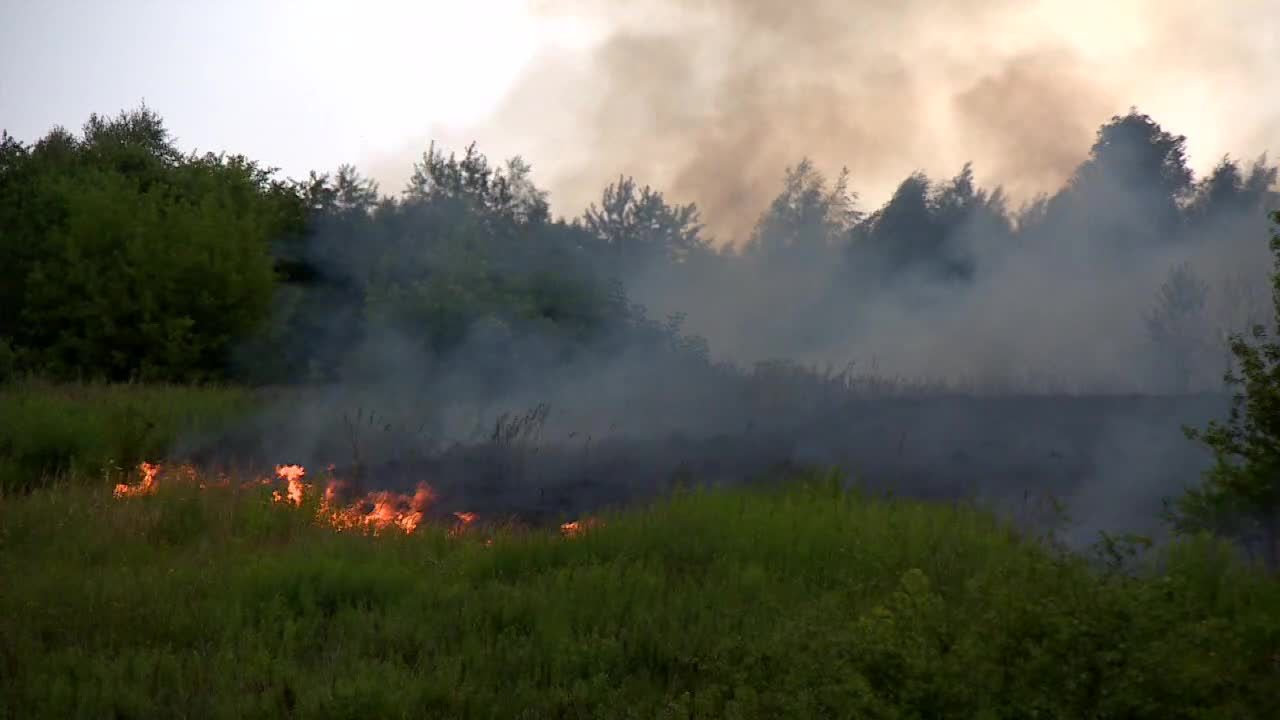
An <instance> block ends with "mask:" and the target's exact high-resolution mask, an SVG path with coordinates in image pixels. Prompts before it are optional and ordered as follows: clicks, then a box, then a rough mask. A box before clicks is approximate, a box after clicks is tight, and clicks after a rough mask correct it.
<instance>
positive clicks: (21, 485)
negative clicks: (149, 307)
mask: <svg viewBox="0 0 1280 720" xmlns="http://www.w3.org/2000/svg"><path fill="white" fill-rule="evenodd" d="M252 406H253V399H252V397H251V395H250V393H249V391H247V390H242V389H237V388H232V387H189V386H180V385H141V384H134V385H105V384H79V385H67V384H58V385H54V384H48V383H43V382H38V381H31V382H22V383H18V384H13V385H7V386H5V385H0V494H4V493H15V492H24V491H26V490H29V489H30V488H31V487H32V486H34V485H36V484H40V483H43V482H46V481H48V480H49V479H50V478H52V477H74V478H78V479H79V480H80V481H81V482H91V483H96V484H100V485H104V486H109V485H111V484H113V483H115V482H117V481H119V480H120V479H121V478H120V475H121V473H125V474H132V472H133V468H134V467H135V466H136V465H137V464H138V462H139V461H141V460H143V459H148V458H156V457H160V456H162V455H163V454H164V453H165V452H167V451H168V450H169V449H170V445H171V443H172V442H173V441H174V440H175V439H176V438H177V437H179V435H180V434H181V433H184V432H198V431H200V430H202V429H211V428H214V427H216V426H218V425H219V424H221V423H225V422H228V421H230V420H233V419H234V418H237V417H241V416H242V415H243V414H244V413H245V412H247V411H248V410H249V409H250V408H251V407H252ZM122 469H123V470H122Z"/></svg>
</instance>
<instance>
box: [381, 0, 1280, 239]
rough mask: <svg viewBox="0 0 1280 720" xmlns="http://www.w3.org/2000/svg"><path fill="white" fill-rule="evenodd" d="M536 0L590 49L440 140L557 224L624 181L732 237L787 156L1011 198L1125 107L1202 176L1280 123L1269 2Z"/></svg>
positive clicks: (542, 66) (883, 194) (1261, 143)
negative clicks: (943, 180)
mask: <svg viewBox="0 0 1280 720" xmlns="http://www.w3.org/2000/svg"><path fill="white" fill-rule="evenodd" d="M533 7H534V9H535V11H536V12H537V13H540V14H541V15H543V16H545V17H548V18H552V19H565V18H573V19H576V20H577V21H579V22H580V23H581V24H583V25H585V26H588V27H593V28H595V33H596V36H597V38H598V40H597V42H596V43H594V44H593V45H591V46H590V47H588V48H586V49H575V50H551V51H548V52H547V54H545V55H544V56H542V57H541V58H539V59H538V60H536V61H535V62H534V63H533V64H532V65H531V66H529V67H528V69H527V70H526V71H525V73H524V75H523V77H522V78H521V79H520V80H518V81H517V82H516V83H515V88H514V89H513V90H512V91H511V92H510V94H509V95H508V96H507V98H506V99H505V100H504V101H503V102H502V103H501V104H500V106H499V108H498V109H497V110H496V111H495V112H494V113H493V115H492V117H491V118H489V119H488V120H487V121H485V122H483V123H480V124H478V125H477V126H475V127H467V128H457V129H455V130H454V131H453V132H450V133H446V134H445V135H446V136H445V137H443V138H439V139H443V140H445V141H447V142H451V143H454V144H460V143H462V142H464V141H466V140H470V139H477V140H479V141H480V142H481V144H482V145H483V146H485V147H488V148H491V150H492V151H497V152H500V153H503V154H506V153H508V152H511V153H514V152H519V153H522V154H524V155H525V157H527V158H528V159H530V160H531V161H532V162H533V164H534V166H535V167H536V168H538V169H539V175H538V179H539V181H540V183H541V184H542V185H544V186H545V187H547V188H548V189H550V190H551V191H552V198H553V202H554V203H555V208H556V209H557V211H558V212H562V213H565V214H568V215H573V214H576V213H577V212H579V211H580V210H581V208H583V207H585V206H586V204H587V203H588V202H589V201H591V200H594V199H596V198H597V196H598V192H599V189H600V188H601V187H603V185H604V184H605V183H606V182H608V181H609V180H610V179H612V178H614V177H616V175H617V174H618V173H624V174H630V175H634V176H636V177H637V178H639V179H640V180H641V181H643V182H647V183H650V184H652V185H654V186H657V187H660V188H663V189H665V190H667V191H669V192H670V194H671V195H672V197H673V198H674V199H675V200H678V201H680V202H696V203H698V205H699V207H700V208H702V210H703V216H704V219H705V220H706V221H707V223H708V225H709V227H710V228H711V229H712V230H713V231H714V234H715V235H716V237H717V238H719V239H720V241H722V242H741V241H743V240H744V239H745V238H746V236H747V235H748V234H749V232H750V230H751V228H752V227H753V225H754V222H755V219H756V217H757V216H758V214H759V213H760V212H761V211H762V210H763V209H764V208H765V206H766V205H767V204H768V201H769V200H770V199H771V198H772V196H773V194H774V192H775V191H776V187H777V180H778V177H779V175H780V173H781V172H782V169H783V168H784V167H786V166H787V165H790V164H793V163H795V162H796V161H798V160H799V159H800V158H801V157H803V156H808V157H813V158H815V159H817V160H818V162H819V164H820V166H821V168H822V169H823V170H825V171H827V172H828V173H834V172H835V171H836V170H838V169H839V167H840V166H841V165H847V166H848V168H849V170H850V171H851V177H852V186H853V190H855V191H856V192H857V193H859V194H860V195H861V196H862V198H863V199H864V201H866V202H867V204H868V205H869V206H874V205H877V204H879V203H880V202H882V201H883V200H884V199H885V198H887V197H888V195H889V194H890V192H891V191H892V189H893V187H894V186H896V184H897V182H898V181H899V180H900V179H901V178H902V177H905V176H906V175H907V174H909V173H910V172H913V171H916V170H923V171H925V172H927V173H928V174H930V175H932V176H941V175H945V174H950V173H952V172H954V171H955V170H956V169H958V168H959V167H960V166H961V165H962V164H963V163H965V162H968V161H972V162H973V163H974V165H975V168H976V171H977V175H978V179H979V180H980V182H981V183H982V184H984V185H986V186H996V185H1001V186H1003V187H1004V188H1005V189H1006V191H1007V193H1008V194H1009V196H1010V198H1011V199H1012V200H1013V201H1014V203H1015V204H1017V203H1021V202H1022V201H1024V200H1027V199H1030V198H1031V197H1033V196H1034V195H1035V194H1037V193H1040V192H1051V191H1053V190H1054V189H1056V188H1057V187H1058V186H1059V185H1061V183H1062V182H1063V181H1065V180H1066V179H1067V177H1068V176H1069V175H1070V173H1071V171H1072V170H1073V169H1074V167H1075V166H1076V165H1077V164H1078V163H1079V162H1080V161H1081V160H1082V159H1083V158H1084V155H1085V153H1086V152H1087V150H1088V147H1089V145H1090V143H1091V142H1092V139H1093V138H1092V135H1093V131H1094V129H1096V127H1097V126H1098V125H1099V124H1100V123H1101V122H1103V121H1104V120H1105V119H1106V118H1108V117H1110V116H1112V115H1115V114H1120V113H1123V112H1124V111H1125V110H1126V109H1127V108H1128V107H1129V106H1131V105H1137V106H1139V107H1141V108H1143V109H1144V110H1145V111H1147V112H1149V113H1151V114H1153V115H1154V116H1155V117H1158V118H1159V119H1160V120H1161V121H1162V122H1164V123H1167V124H1169V125H1171V126H1174V127H1178V128H1180V129H1181V131H1182V132H1184V133H1187V134H1188V135H1189V136H1190V137H1191V138H1193V144H1192V146H1191V148H1190V150H1191V153H1192V155H1193V159H1194V162H1195V165H1196V167H1197V169H1199V170H1201V171H1207V170H1208V169H1209V168H1210V167H1212V165H1213V163H1215V162H1216V161H1217V160H1218V159H1219V158H1220V157H1221V156H1222V155H1223V154H1224V153H1226V152H1235V153H1244V154H1246V155H1256V154H1257V153H1259V152H1261V151H1263V150H1264V149H1266V147H1267V146H1268V144H1269V143H1273V142H1274V140H1275V138H1276V136H1277V131H1280V104H1278V101H1277V100H1276V99H1275V98H1274V97H1271V96H1270V95H1269V94H1268V93H1266V92H1265V88H1267V87H1268V86H1269V82H1270V79H1271V78H1273V77H1274V76H1275V74H1276V72H1277V71H1280V32H1278V28H1280V0H1234V1H1232V2H1224V3H1217V4H1215V5H1214V6H1213V8H1212V9H1207V8H1206V7H1205V6H1204V5H1203V4H1202V3H1196V2H1192V1H1190V0H1178V1H1177V2H1158V1H1157V0H1125V1H1124V2H1110V1H1105V0H1076V1H1067V0H1042V1H1040V2H1014V1H1013V0H961V1H958V2H950V3H936V2H927V1H925V0H912V1H897V0H893V1H891V0H854V1H852V2H851V1H848V0H802V1H801V2H796V3H776V2H773V0H696V1H695V0H641V1H640V2H637V3H614V2H602V1H600V0H537V1H536V2H535V3H534V6H533ZM424 140H425V139H424ZM407 157H411V156H407ZM407 157H406V158H399V159H397V160H396V161H395V162H394V165H395V166H396V167H397V169H398V171H400V172H402V171H403V168H404V167H406V166H407ZM386 162H390V161H389V160H387V161H386ZM384 167H391V165H384ZM386 177H388V178H390V177H391V176H390V175H387V176H386ZM389 186H391V187H398V186H399V181H398V180H397V181H395V182H392V183H391V184H390V185H389Z"/></svg>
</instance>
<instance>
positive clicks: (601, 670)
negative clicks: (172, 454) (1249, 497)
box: [0, 467, 1280, 718]
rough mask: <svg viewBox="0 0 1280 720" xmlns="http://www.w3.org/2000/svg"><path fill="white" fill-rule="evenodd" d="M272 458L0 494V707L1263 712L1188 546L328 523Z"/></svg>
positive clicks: (815, 500)
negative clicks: (1075, 550)
mask: <svg viewBox="0 0 1280 720" xmlns="http://www.w3.org/2000/svg"><path fill="white" fill-rule="evenodd" d="M281 470H282V472H281V474H282V475H283V478H268V481H269V484H267V485H263V484H261V483H254V482H251V481H250V480H243V481H233V480H232V479H227V478H197V479H194V480H193V481H192V482H177V481H174V482H170V481H168V478H169V476H168V475H167V473H166V472H165V471H164V470H161V471H158V472H157V474H155V475H153V476H151V477H152V481H151V485H150V486H149V487H150V488H151V489H150V490H149V491H147V492H139V493H134V494H133V495H131V496H129V497H121V498H115V497H112V493H111V492H109V491H103V490H100V489H99V490H94V489H90V488H86V487H83V486H74V485H70V484H64V485H60V486H55V487H50V488H46V489H43V490H39V491H37V492H34V493H31V494H30V495H26V496H23V497H12V496H10V497H7V498H4V499H3V500H0V716H11V717H24V718H28V717H30V718H37V717H71V716H91V717H104V716H106V717H110V716H115V717H271V716H293V717H339V716H341V717H345V716H351V717H502V718H511V717H530V718H533V717H537V718H542V717H583V718H588V717H589V718H596V717H644V718H651V717H741V718H750V717H761V718H766V717H767V718H777V717H804V718H811V717H941V716H947V717H993V718H998V717H1027V716H1030V715H1033V714H1035V715H1039V716H1041V717H1133V718H1141V717H1161V718H1164V717H1185V716H1189V713H1191V711H1192V710H1194V712H1195V714H1196V716H1197V717H1277V716H1280V714H1278V713H1280V705H1278V703H1280V698H1278V697H1277V696H1276V694H1275V692H1274V688H1275V687H1276V683H1277V682H1278V681H1280V586H1278V585H1277V583H1276V582H1275V581H1274V580H1268V579H1266V578H1263V577H1261V576H1259V575H1257V574H1255V573H1253V572H1252V571H1250V570H1248V569H1246V568H1244V567H1242V566H1240V565H1239V564H1238V563H1237V562H1236V561H1235V560H1234V559H1233V557H1232V556H1231V555H1230V554H1229V553H1227V552H1226V551H1225V550H1224V549H1223V548H1222V547H1221V546H1219V545H1216V544H1213V543H1210V542H1208V541H1197V542H1194V543H1190V544H1186V545H1181V546H1178V547H1176V548H1173V549H1172V550H1171V551H1170V552H1169V554H1168V556H1167V557H1165V558H1164V559H1163V562H1164V565H1163V567H1162V569H1160V570H1155V569H1151V570H1148V571H1147V572H1146V573H1145V574H1142V575H1139V576H1134V577H1131V576H1126V575H1124V574H1113V575H1106V574H1099V573H1098V572H1097V571H1096V570H1094V569H1091V568H1090V567H1089V566H1087V564H1086V563H1085V562H1083V561H1081V560H1079V559H1076V558H1071V557H1063V556H1061V555H1057V554H1055V553H1052V552H1050V551H1048V550H1046V549H1044V548H1042V547H1040V546H1037V545H1035V544H1033V543H1029V542H1026V541H1022V540H1019V539H1018V538H1017V536H1016V534H1015V533H1013V532H1011V531H1009V530H1008V529H1007V528H1006V527H1005V526H1004V525H1002V524H1001V523H1000V522H998V521H997V520H995V519H993V518H992V517H990V516H988V515H985V514H982V513H979V512H976V511H974V510H972V509H969V508H965V507H952V506H933V505H926V504H920V503H911V502H905V501H892V502H890V501H883V500H876V499H868V498H864V497H859V496H858V495H856V494H854V493H850V492H845V491H843V490H841V489H840V488H839V486H838V485H835V484H832V483H827V482H812V483H806V484H803V485H797V486H791V487H788V488H787V489H785V490H774V491H760V490H751V491H746V490H743V491H736V492H710V493H701V492H698V493H687V494H680V495H677V496H676V497H674V498H672V499H670V500H669V501H665V502H663V503H661V504H659V505H656V506H653V507H649V508H643V509H634V510H632V511H629V512H625V513H621V514H617V515H612V516H608V517H606V518H605V522H604V523H603V524H600V525H596V526H594V527H591V528H590V531H589V532H586V533H580V534H579V535H578V536H577V537H575V538H574V540H572V541H567V540H566V539H565V538H564V537H563V536H562V533H563V534H570V532H571V531H567V530H563V529H562V530H561V531H557V528H555V527H550V528H547V529H545V530H537V529H530V528H519V527H514V526H501V525H498V526H494V525H489V526H486V525H485V521H484V518H475V517H474V516H470V515H468V514H467V511H466V510H461V509H459V510H450V509H448V508H436V510H438V511H439V512H438V513H437V515H438V516H440V517H442V518H447V519H446V520H444V521H443V522H440V523H436V522H423V523H422V524H421V525H418V526H415V527H414V528H413V530H412V531H411V532H404V531H403V528H399V529H396V528H394V527H392V526H390V525H389V526H387V527H388V531H387V532H378V533H373V532H334V528H333V527H332V526H331V525H326V524H325V523H322V522H317V514H316V513H315V512H314V511H313V510H312V509H311V508H319V507H321V506H322V504H323V502H324V496H325V494H326V493H325V492H324V491H320V490H318V489H317V487H318V483H319V480H320V478H315V480H316V481H317V487H312V488H310V489H308V488H306V487H305V485H304V486H303V489H302V490H301V491H299V492H298V493H293V492H291V490H292V489H293V487H295V486H293V485H292V484H291V482H290V481H291V480H293V481H297V482H299V483H310V482H311V481H312V478H311V477H310V476H309V475H307V474H306V473H305V472H298V471H296V470H292V469H289V468H288V467H284V468H282V469H281ZM318 474H321V475H323V473H318ZM138 482H139V484H141V483H144V482H145V478H142V479H139V481H138ZM202 486H203V488H204V489H201V487H202ZM273 492H276V493H278V495H276V496H274V497H276V498H278V499H279V501H278V502H277V501H273V494H272V493H273ZM336 492H337V491H335V494H336ZM413 497H414V496H412V495H411V496H410V502H412V498H413ZM295 498H296V499H295ZM333 498H334V496H330V501H331V502H332V501H333ZM348 506H350V503H348V504H347V505H344V507H348ZM370 510H372V508H370ZM397 512H398V511H397ZM454 512H456V513H459V514H457V515H454V514H453V513H454ZM588 524H589V523H585V522H582V523H580V524H579V525H578V529H579V531H581V530H582V529H583V527H584V526H585V525H588Z"/></svg>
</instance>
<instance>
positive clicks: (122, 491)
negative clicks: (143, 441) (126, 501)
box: [112, 462, 160, 498]
mask: <svg viewBox="0 0 1280 720" xmlns="http://www.w3.org/2000/svg"><path fill="white" fill-rule="evenodd" d="M138 471H139V472H140V473H141V474H142V480H140V481H138V482H136V483H134V484H132V485H126V484H124V483H120V484H118V485H116V489H115V491H114V492H113V493H112V495H113V496H115V497H118V498H122V497H137V496H138V495H150V494H151V493H153V492H155V491H156V475H157V474H158V473H159V472H160V466H159V465H153V464H151V463H147V462H144V463H142V464H141V465H139V466H138Z"/></svg>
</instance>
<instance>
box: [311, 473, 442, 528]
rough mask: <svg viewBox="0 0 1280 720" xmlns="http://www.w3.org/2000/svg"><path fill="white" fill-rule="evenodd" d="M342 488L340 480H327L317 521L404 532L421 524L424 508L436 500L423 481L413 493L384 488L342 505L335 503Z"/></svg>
mask: <svg viewBox="0 0 1280 720" xmlns="http://www.w3.org/2000/svg"><path fill="white" fill-rule="evenodd" d="M344 487H345V484H344V483H342V482H341V481H334V482H332V483H330V484H329V486H328V487H326V488H325V492H324V500H323V502H322V503H321V505H320V513H319V515H320V520H321V521H322V522H324V523H326V524H328V525H329V526H330V527H332V528H333V529H335V530H338V531H343V530H353V529H358V528H359V529H365V530H369V531H372V532H374V533H375V534H376V533H377V532H379V531H381V530H384V529H386V528H390V527H395V528H398V529H400V530H402V531H403V532H405V533H406V534H408V533H412V532H413V531H414V530H416V529H417V528H418V525H420V524H421V523H422V519H423V517H424V516H425V514H426V510H427V507H428V506H429V505H430V504H431V502H432V501H433V500H434V499H435V493H433V492H432V491H431V488H430V487H429V486H427V485H426V483H419V484H418V487H417V490H415V491H414V493H413V495H404V494H401V493H394V492H389V491H385V490H383V491H380V492H374V493H370V494H368V495H367V496H365V497H364V498H363V499H361V500H357V501H356V502H354V503H352V504H350V505H346V506H342V505H340V504H339V502H338V495H339V492H340V491H341V490H342V489H343V488H344ZM370 505H372V506H373V509H372V510H369V511H368V512H365V510H364V508H366V507H368V506H370Z"/></svg>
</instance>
